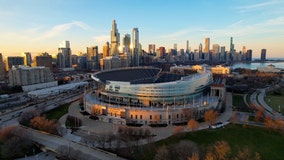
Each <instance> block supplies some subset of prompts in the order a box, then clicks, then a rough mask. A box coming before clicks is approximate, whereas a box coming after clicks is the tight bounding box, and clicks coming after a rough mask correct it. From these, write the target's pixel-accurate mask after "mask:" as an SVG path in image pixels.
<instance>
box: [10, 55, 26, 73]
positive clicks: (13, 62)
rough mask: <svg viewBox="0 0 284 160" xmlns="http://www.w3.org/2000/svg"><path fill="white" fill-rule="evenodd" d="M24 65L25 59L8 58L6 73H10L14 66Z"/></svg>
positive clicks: (17, 57)
mask: <svg viewBox="0 0 284 160" xmlns="http://www.w3.org/2000/svg"><path fill="white" fill-rule="evenodd" d="M19 65H24V57H19V56H16V57H7V59H6V71H9V70H10V69H11V68H12V66H19Z"/></svg>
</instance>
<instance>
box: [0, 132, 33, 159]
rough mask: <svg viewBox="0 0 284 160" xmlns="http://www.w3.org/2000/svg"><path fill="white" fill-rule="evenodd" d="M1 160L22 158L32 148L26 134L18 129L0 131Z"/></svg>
mask: <svg viewBox="0 0 284 160" xmlns="http://www.w3.org/2000/svg"><path fill="white" fill-rule="evenodd" d="M0 143H1V149H0V150H1V159H2V158H3V159H15V158H19V157H23V156H24V155H25V154H26V152H27V151H28V150H29V149H30V148H32V141H31V140H30V136H28V135H27V132H26V131H25V130H24V129H22V128H18V127H7V128H4V129H3V130H1V131H0Z"/></svg>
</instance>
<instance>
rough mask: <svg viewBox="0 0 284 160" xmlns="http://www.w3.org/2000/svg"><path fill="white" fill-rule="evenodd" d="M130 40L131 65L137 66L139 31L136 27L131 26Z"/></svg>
mask: <svg viewBox="0 0 284 160" xmlns="http://www.w3.org/2000/svg"><path fill="white" fill-rule="evenodd" d="M131 42H132V52H131V66H139V31H138V28H133V30H132V41H131Z"/></svg>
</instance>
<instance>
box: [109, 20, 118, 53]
mask: <svg viewBox="0 0 284 160" xmlns="http://www.w3.org/2000/svg"><path fill="white" fill-rule="evenodd" d="M110 39H111V44H110V45H111V46H110V48H111V49H110V54H111V55H112V56H113V55H118V53H119V51H118V47H119V45H120V42H119V39H120V34H119V33H118V30H117V26H116V22H115V20H112V29H111V31H110Z"/></svg>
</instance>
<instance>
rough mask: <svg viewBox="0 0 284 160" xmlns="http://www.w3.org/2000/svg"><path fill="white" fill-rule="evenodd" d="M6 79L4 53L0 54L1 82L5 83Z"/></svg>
mask: <svg viewBox="0 0 284 160" xmlns="http://www.w3.org/2000/svg"><path fill="white" fill-rule="evenodd" d="M4 78H5V67H4V61H3V56H2V53H0V81H3V80H4Z"/></svg>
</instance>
